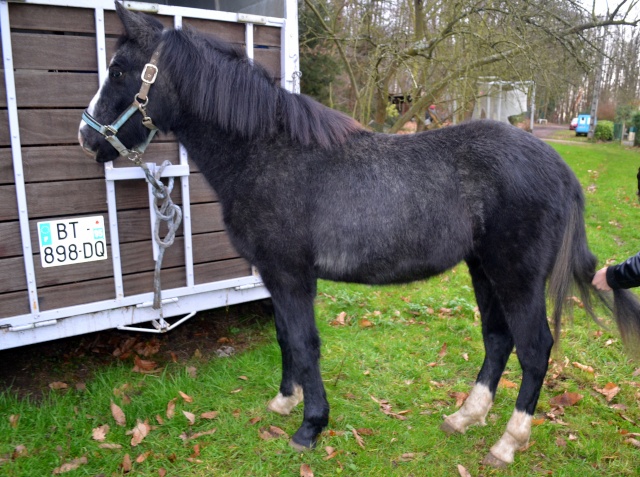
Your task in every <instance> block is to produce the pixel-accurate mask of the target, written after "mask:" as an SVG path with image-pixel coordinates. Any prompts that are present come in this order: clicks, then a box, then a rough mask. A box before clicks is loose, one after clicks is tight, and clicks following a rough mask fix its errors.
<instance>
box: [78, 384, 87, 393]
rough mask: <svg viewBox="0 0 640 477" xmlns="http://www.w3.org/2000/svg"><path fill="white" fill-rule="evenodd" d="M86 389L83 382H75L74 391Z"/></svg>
mask: <svg viewBox="0 0 640 477" xmlns="http://www.w3.org/2000/svg"><path fill="white" fill-rule="evenodd" d="M86 390H87V385H86V384H85V383H76V391H80V392H83V391H86Z"/></svg>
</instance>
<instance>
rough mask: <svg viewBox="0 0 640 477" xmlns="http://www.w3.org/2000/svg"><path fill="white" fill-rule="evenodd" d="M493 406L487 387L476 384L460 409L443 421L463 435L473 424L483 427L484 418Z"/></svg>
mask: <svg viewBox="0 0 640 477" xmlns="http://www.w3.org/2000/svg"><path fill="white" fill-rule="evenodd" d="M492 404H493V396H492V395H491V391H489V387H488V386H485V385H484V384H480V383H476V385H475V386H474V387H473V389H472V390H471V393H469V397H467V400H466V401H465V402H464V404H463V405H462V407H461V408H460V409H458V411H456V412H455V413H454V414H451V415H450V416H448V417H447V418H446V419H445V422H446V423H447V424H448V425H449V426H451V427H452V428H454V429H455V430H456V431H458V432H460V433H461V434H464V433H465V431H466V430H467V429H468V428H469V427H470V426H473V425H474V424H480V425H482V426H484V425H485V424H486V423H485V418H486V416H487V413H488V412H489V409H491V405H492Z"/></svg>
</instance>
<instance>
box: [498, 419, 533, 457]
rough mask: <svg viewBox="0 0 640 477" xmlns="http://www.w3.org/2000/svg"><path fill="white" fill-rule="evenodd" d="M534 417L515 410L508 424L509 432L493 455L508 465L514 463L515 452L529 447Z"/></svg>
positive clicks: (506, 432)
mask: <svg viewBox="0 0 640 477" xmlns="http://www.w3.org/2000/svg"><path fill="white" fill-rule="evenodd" d="M531 418H532V416H531V415H529V414H527V413H526V412H523V411H518V410H515V411H513V414H512V415H511V419H509V423H508V424H507V430H506V431H505V433H504V434H502V437H501V438H500V440H499V441H498V442H496V444H495V445H494V446H493V447H492V448H491V451H490V452H491V453H492V454H493V455H494V456H495V457H497V458H498V459H500V460H501V461H503V462H506V463H507V464H510V463H511V462H513V456H514V454H515V452H516V451H517V450H518V449H520V448H521V447H524V446H525V445H527V442H529V437H530V436H531Z"/></svg>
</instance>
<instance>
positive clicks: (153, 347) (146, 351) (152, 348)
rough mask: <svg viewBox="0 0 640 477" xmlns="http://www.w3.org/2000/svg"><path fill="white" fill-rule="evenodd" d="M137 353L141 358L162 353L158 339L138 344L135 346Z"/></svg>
mask: <svg viewBox="0 0 640 477" xmlns="http://www.w3.org/2000/svg"><path fill="white" fill-rule="evenodd" d="M134 349H135V350H136V353H138V354H139V355H140V356H144V357H145V358H148V357H149V356H153V355H154V354H156V353H158V351H160V341H158V340H157V339H151V340H149V341H144V342H142V343H138V344H136V345H135V346H134Z"/></svg>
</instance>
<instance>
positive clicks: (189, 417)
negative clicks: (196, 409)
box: [182, 411, 196, 426]
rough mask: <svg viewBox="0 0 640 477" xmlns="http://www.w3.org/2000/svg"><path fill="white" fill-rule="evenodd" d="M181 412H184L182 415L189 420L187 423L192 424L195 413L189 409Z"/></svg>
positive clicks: (194, 420)
mask: <svg viewBox="0 0 640 477" xmlns="http://www.w3.org/2000/svg"><path fill="white" fill-rule="evenodd" d="M182 414H184V417H186V418H187V421H189V425H190V426H193V425H194V424H195V422H196V415H195V414H194V413H192V412H189V411H182Z"/></svg>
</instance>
